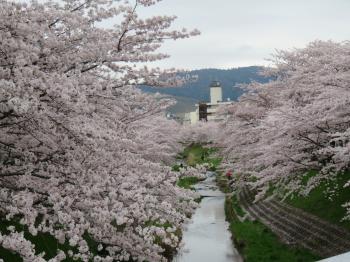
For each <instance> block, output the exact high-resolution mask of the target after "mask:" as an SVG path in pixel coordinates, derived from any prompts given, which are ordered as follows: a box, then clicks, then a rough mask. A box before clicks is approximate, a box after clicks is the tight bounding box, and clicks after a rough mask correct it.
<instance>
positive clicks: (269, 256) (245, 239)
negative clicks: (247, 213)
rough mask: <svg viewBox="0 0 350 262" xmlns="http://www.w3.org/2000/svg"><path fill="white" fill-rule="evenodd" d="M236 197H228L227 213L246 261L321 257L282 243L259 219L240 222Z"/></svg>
mask: <svg viewBox="0 0 350 262" xmlns="http://www.w3.org/2000/svg"><path fill="white" fill-rule="evenodd" d="M234 199H235V198H229V197H227V198H226V201H225V213H226V219H227V220H228V222H229V223H230V230H231V232H232V235H233V239H234V243H235V246H236V247H237V249H238V250H239V252H240V254H241V255H242V257H243V259H244V261H245V262H272V261H278V262H308V261H317V260H319V259H320V258H319V257H317V256H315V255H313V254H311V253H310V252H309V251H307V250H304V249H298V248H294V247H290V246H287V245H285V244H283V243H281V242H280V241H279V239H278V237H277V236H276V235H275V234H274V233H273V232H271V230H270V229H268V228H267V227H266V226H265V225H263V224H261V223H260V222H257V221H254V222H252V221H244V222H240V221H239V220H238V218H237V217H236V215H235V212H236V213H238V214H239V213H241V214H242V212H244V211H243V210H241V211H240V210H239V209H238V207H239V205H238V203H237V202H235V201H233V200H234Z"/></svg>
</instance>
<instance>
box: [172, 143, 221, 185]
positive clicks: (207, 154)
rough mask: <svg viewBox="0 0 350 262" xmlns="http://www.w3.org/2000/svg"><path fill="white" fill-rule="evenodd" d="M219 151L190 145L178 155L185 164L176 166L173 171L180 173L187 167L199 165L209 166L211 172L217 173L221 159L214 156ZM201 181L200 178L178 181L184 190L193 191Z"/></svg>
mask: <svg viewBox="0 0 350 262" xmlns="http://www.w3.org/2000/svg"><path fill="white" fill-rule="evenodd" d="M216 152H217V149H215V148H212V147H207V146H204V145H201V144H196V143H193V144H190V145H189V146H187V147H186V148H185V149H184V151H183V152H182V153H180V154H179V155H178V159H179V160H182V161H183V162H184V163H185V165H184V164H176V165H174V166H173V167H172V170H173V171H179V170H180V168H186V166H192V167H193V166H196V165H198V164H208V165H209V170H211V171H215V170H216V168H217V167H218V166H219V164H220V162H221V158H220V157H215V156H213V154H214V153H216ZM199 181H200V179H199V178H198V177H182V178H180V179H179V180H178V181H177V185H178V186H179V187H182V188H186V189H191V188H192V186H193V185H195V184H197V183H198V182H199Z"/></svg>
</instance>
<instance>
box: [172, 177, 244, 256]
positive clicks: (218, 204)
mask: <svg viewBox="0 0 350 262" xmlns="http://www.w3.org/2000/svg"><path fill="white" fill-rule="evenodd" d="M196 190H197V191H198V192H199V193H200V194H201V195H202V196H205V197H204V198H203V199H202V201H201V203H200V207H199V208H198V209H197V210H196V213H195V214H194V215H193V217H192V220H191V223H190V224H189V225H188V228H187V229H186V230H185V231H184V235H183V240H182V241H183V244H184V246H183V247H182V248H181V249H180V251H179V254H178V255H177V256H176V257H175V258H174V260H173V261H174V262H228V261H230V262H232V261H234V262H241V261H242V259H241V257H240V256H239V254H238V252H237V251H236V250H235V249H234V247H233V245H232V241H231V234H230V232H229V231H228V223H227V222H226V221H225V211H224V203H225V195H224V194H223V193H222V192H221V191H219V190H218V188H217V187H216V185H215V177H214V176H212V175H211V176H209V177H208V178H207V179H206V180H205V181H203V182H201V183H199V184H198V185H196Z"/></svg>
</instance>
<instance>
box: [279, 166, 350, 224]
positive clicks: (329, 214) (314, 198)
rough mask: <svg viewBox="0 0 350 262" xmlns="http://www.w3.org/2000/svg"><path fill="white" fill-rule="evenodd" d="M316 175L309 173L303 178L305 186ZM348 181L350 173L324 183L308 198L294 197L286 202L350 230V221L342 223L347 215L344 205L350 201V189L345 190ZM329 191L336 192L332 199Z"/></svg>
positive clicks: (341, 174)
mask: <svg viewBox="0 0 350 262" xmlns="http://www.w3.org/2000/svg"><path fill="white" fill-rule="evenodd" d="M316 174H317V173H316V172H314V171H311V172H309V173H308V174H307V175H306V176H305V177H304V178H303V181H302V182H303V184H304V185H306V183H307V182H308V180H309V179H310V178H311V177H312V176H314V175H316ZM348 180H350V171H348V172H344V173H340V174H338V176H337V177H336V179H335V180H333V181H329V182H322V183H321V184H320V185H319V186H318V187H316V188H315V189H313V190H312V191H311V192H310V193H309V194H308V195H307V196H300V195H293V196H291V197H289V198H288V199H287V200H286V202H287V203H289V204H290V205H292V206H295V207H298V208H301V209H303V210H305V211H307V212H310V213H312V214H314V215H316V216H318V217H320V218H323V219H325V220H327V221H329V222H331V223H335V224H338V225H340V226H343V227H345V228H347V229H349V230H350V221H341V219H342V218H343V217H344V216H345V213H346V209H345V208H344V207H342V204H344V203H345V202H347V201H349V199H350V189H349V188H348V187H346V188H344V184H345V183H346V182H347V181H348ZM329 189H330V190H335V192H336V193H335V194H334V195H333V196H332V197H331V198H330V197H329V194H327V193H326V192H328V191H329Z"/></svg>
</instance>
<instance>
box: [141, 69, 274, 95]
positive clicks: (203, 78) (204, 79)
mask: <svg viewBox="0 0 350 262" xmlns="http://www.w3.org/2000/svg"><path fill="white" fill-rule="evenodd" d="M261 69H262V68H261V67H258V66H250V67H240V68H233V69H200V70H193V71H190V72H189V74H190V75H197V76H198V81H196V82H191V83H187V84H186V85H184V86H182V87H176V88H152V87H148V86H142V87H141V89H142V90H144V91H146V92H159V93H162V94H169V95H174V96H177V97H187V98H193V99H195V100H198V101H208V100H209V84H210V82H211V81H213V80H218V81H220V82H221V85H222V88H223V98H224V100H226V99H227V98H231V100H236V99H237V98H238V97H239V96H240V95H241V94H242V93H243V90H242V89H240V88H239V87H236V84H240V83H249V82H251V81H252V80H253V81H257V82H267V81H268V79H266V78H264V77H262V76H261V75H259V73H258V72H259V71H260V70H261Z"/></svg>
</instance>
